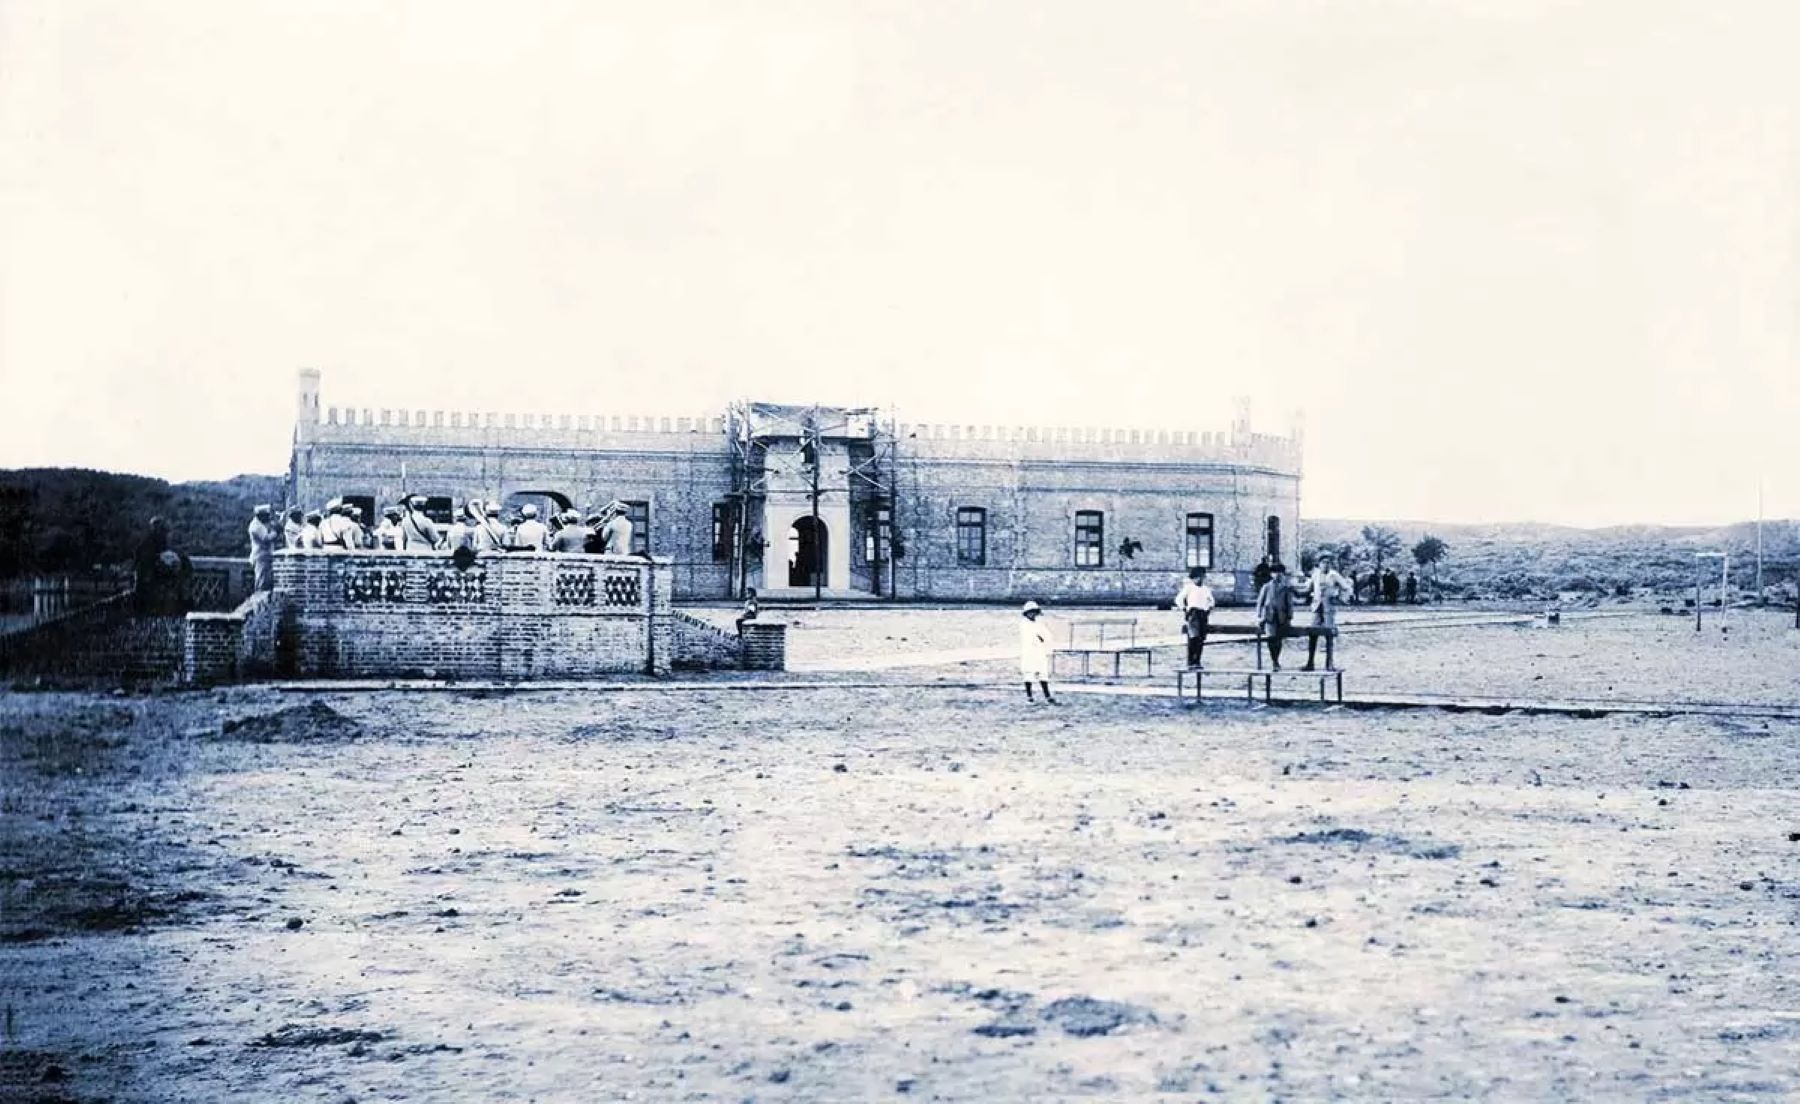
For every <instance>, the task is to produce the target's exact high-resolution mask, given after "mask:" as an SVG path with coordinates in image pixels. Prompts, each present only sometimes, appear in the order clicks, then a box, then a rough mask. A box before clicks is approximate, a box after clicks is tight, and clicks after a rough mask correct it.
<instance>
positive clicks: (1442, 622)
mask: <svg viewBox="0 0 1800 1104" xmlns="http://www.w3.org/2000/svg"><path fill="white" fill-rule="evenodd" d="M702 612H703V613H705V614H708V615H711V616H721V615H719V614H715V613H714V612H713V611H702ZM871 614H873V615H872V616H871ZM1507 615H1508V614H1507V611H1501V610H1468V609H1463V608H1448V609H1446V608H1443V607H1430V608H1425V609H1411V610H1409V609H1407V608H1405V607H1374V608H1370V607H1354V608H1346V609H1345V610H1344V611H1343V615H1342V617H1341V619H1340V623H1341V625H1342V629H1343V635H1342V637H1341V639H1340V640H1339V641H1338V645H1337V649H1336V658H1337V660H1338V663H1339V664H1340V665H1341V666H1343V667H1344V668H1345V669H1346V670H1347V672H1348V674H1347V675H1346V677H1345V681H1344V690H1345V694H1346V695H1347V696H1348V697H1355V696H1356V695H1358V694H1359V693H1360V694H1363V695H1365V696H1366V695H1376V696H1379V695H1384V694H1428V695H1441V696H1446V697H1457V696H1462V695H1467V696H1475V697H1499V698H1504V699H1508V700H1517V701H1529V700H1542V699H1551V700H1560V701H1566V700H1582V701H1587V700H1594V701H1712V702H1733V703H1737V702H1751V703H1756V704H1761V705H1794V704H1800V675H1797V672H1800V632H1797V631H1795V630H1794V627H1793V626H1794V615H1793V613H1792V612H1791V611H1788V612H1776V611H1770V612H1751V611H1743V610H1734V611H1732V612H1731V613H1730V614H1729V615H1728V619H1727V620H1726V621H1725V622H1724V624H1725V625H1726V626H1727V628H1728V631H1724V632H1721V631H1720V628H1719V624H1720V623H1719V622H1718V621H1717V620H1716V614H1712V613H1709V614H1708V615H1707V616H1706V620H1705V622H1704V628H1703V631H1701V632H1695V631H1694V621H1693V618H1692V616H1688V617H1680V616H1665V615H1661V614H1658V613H1656V612H1654V611H1649V612H1646V611H1636V612H1634V611H1631V610H1608V611H1605V612H1604V613H1602V614H1601V615H1599V616H1595V615H1592V614H1586V613H1577V614H1570V615H1567V617H1566V618H1565V620H1564V621H1563V623H1562V624H1561V625H1560V626H1558V627H1555V628H1540V627H1538V626H1537V625H1536V624H1535V623H1533V624H1485V625H1479V626H1471V624H1470V623H1471V622H1472V621H1477V620H1481V619H1487V620H1489V621H1493V620H1495V619H1500V618H1505V617H1506V616H1507ZM773 616H775V617H776V618H778V619H780V620H784V621H786V622H788V623H789V625H790V628H789V632H788V641H789V643H788V658H789V666H790V668H792V669H793V670H795V671H796V672H798V673H803V674H806V675H809V676H815V677H817V676H831V675H836V674H842V675H845V676H850V677H858V678H860V677H864V676H866V675H867V674H869V673H871V671H873V672H876V673H879V674H880V675H881V676H882V677H883V678H885V679H892V680H906V681H945V680H949V681H960V680H968V679H976V680H992V681H995V682H1004V681H1007V680H1010V679H1011V678H1012V677H1013V674H1012V673H1013V672H1014V671H1016V670H1017V664H1018V653H1017V649H1018V634H1017V628H1016V623H1017V621H1018V616H1019V615H1018V613H1017V612H1016V611H1014V610H1011V609H1001V608H989V609H962V610H941V611H928V610H890V611H879V612H877V611H865V610H841V609H839V610H794V611H776V612H775V613H774V614H773ZM1098 618H1107V619H1117V618H1126V619H1131V618H1136V619H1137V622H1138V631H1139V633H1140V635H1141V636H1142V637H1144V638H1146V639H1148V640H1151V641H1153V642H1160V643H1161V645H1162V646H1160V647H1158V648H1157V649H1156V655H1155V658H1154V660H1153V670H1154V671H1155V673H1156V679H1160V680H1161V682H1169V681H1172V679H1171V678H1170V676H1169V674H1168V673H1169V672H1172V671H1173V670H1174V669H1175V666H1176V665H1177V664H1178V663H1179V662H1184V652H1185V649H1184V647H1183V646H1182V645H1181V644H1180V643H1179V632H1180V621H1179V620H1178V618H1177V617H1176V615H1175V614H1174V613H1170V612H1166V611H1164V612H1158V611H1155V610H1148V609H1139V610H1132V609H1126V610H1120V609H1116V608H1115V609H1107V610H1100V609H1057V610H1053V611H1051V613H1050V614H1049V615H1048V619H1049V621H1050V624H1051V627H1052V632H1053V639H1054V640H1056V641H1057V642H1058V645H1059V646H1060V645H1061V643H1062V642H1064V641H1065V640H1066V639H1067V637H1068V632H1069V628H1070V625H1071V624H1072V623H1082V622H1089V621H1092V620H1095V619H1098ZM725 620H726V622H727V623H728V622H729V618H726V619H725ZM1214 621H1215V623H1219V624H1234V625H1248V624H1250V621H1251V616H1250V613H1249V612H1248V611H1247V610H1243V609H1226V610H1221V611H1218V612H1217V613H1216V614H1215V615H1214ZM1077 633H1078V634H1086V635H1085V636H1083V637H1082V638H1083V639H1086V638H1089V637H1091V636H1092V631H1091V630H1088V629H1077ZM1254 658H1255V657H1254V654H1253V651H1252V646H1251V644H1250V643H1248V642H1247V640H1246V638H1244V637H1241V636H1239V637H1226V636H1220V637H1215V638H1214V639H1213V640H1212V641H1211V642H1209V643H1208V645H1207V662H1208V663H1209V664H1211V665H1214V666H1221V665H1222V666H1244V665H1253V664H1254ZM1305 658H1306V644H1305V642H1303V641H1290V642H1289V643H1288V644H1287V653H1286V655H1285V656H1284V659H1285V660H1286V661H1287V664H1288V665H1289V666H1293V665H1295V664H1296V663H1303V662H1305ZM1321 662H1323V652H1322V650H1321ZM1102 666H1105V667H1108V668H1110V665H1107V664H1104V661H1102V663H1101V666H1096V668H1095V670H1100V669H1101V667H1102ZM1075 669H1076V668H1075V666H1074V665H1071V664H1070V663H1069V662H1068V661H1066V660H1065V661H1062V662H1061V665H1059V670H1069V671H1073V670H1075ZM1123 669H1124V670H1125V672H1126V674H1127V676H1128V677H1127V678H1126V679H1124V680H1122V681H1126V682H1131V681H1142V680H1141V679H1139V680H1134V679H1132V678H1130V677H1129V676H1130V675H1131V673H1132V672H1133V671H1138V670H1141V669H1142V668H1141V663H1130V662H1128V663H1125V664H1124V665H1123ZM1152 681H1155V680H1152ZM1161 682H1157V683H1156V684H1157V685H1161ZM1289 689H1290V691H1291V692H1292V693H1294V694H1297V695H1301V696H1304V694H1305V693H1306V688H1304V687H1300V686H1293V687H1290V688H1289ZM1313 692H1314V693H1316V688H1314V691H1313Z"/></svg>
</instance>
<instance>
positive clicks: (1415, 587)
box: [1406, 571, 1419, 606]
mask: <svg viewBox="0 0 1800 1104" xmlns="http://www.w3.org/2000/svg"><path fill="white" fill-rule="evenodd" d="M1418 601H1419V577H1418V576H1417V575H1415V574H1413V573H1412V572H1410V571H1408V572H1407V573H1406V604H1407V605H1409V606H1412V605H1417V604H1418Z"/></svg>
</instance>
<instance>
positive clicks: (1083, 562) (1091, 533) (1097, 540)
mask: <svg viewBox="0 0 1800 1104" xmlns="http://www.w3.org/2000/svg"><path fill="white" fill-rule="evenodd" d="M1105 540H1106V523H1105V520H1104V518H1103V515H1102V514H1101V513H1100V511H1099V510H1077V511H1075V566H1076V567H1100V566H1101V565H1103V564H1104V563H1105V562H1106V554H1105V552H1103V551H1102V549H1103V548H1104V547H1105Z"/></svg>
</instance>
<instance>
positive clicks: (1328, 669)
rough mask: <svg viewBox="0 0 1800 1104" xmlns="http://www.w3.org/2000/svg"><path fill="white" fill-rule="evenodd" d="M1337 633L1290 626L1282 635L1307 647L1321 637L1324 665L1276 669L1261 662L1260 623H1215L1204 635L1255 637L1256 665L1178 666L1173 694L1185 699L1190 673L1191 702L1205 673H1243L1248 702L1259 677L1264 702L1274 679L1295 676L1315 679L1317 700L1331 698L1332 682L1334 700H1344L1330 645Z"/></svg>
mask: <svg viewBox="0 0 1800 1104" xmlns="http://www.w3.org/2000/svg"><path fill="white" fill-rule="evenodd" d="M1337 633H1338V631H1337V629H1335V628H1315V627H1313V626H1310V625H1306V626H1300V625H1294V626H1289V628H1288V629H1287V631H1286V632H1284V633H1282V634H1281V638H1282V639H1283V640H1305V641H1306V642H1307V644H1308V646H1309V647H1310V646H1311V644H1312V641H1314V640H1317V639H1322V640H1324V641H1325V667H1324V669H1323V670H1312V671H1308V670H1304V669H1302V668H1299V667H1286V668H1283V669H1281V670H1279V671H1277V670H1273V669H1271V668H1267V667H1265V666H1264V665H1263V646H1264V645H1265V644H1267V643H1268V641H1269V639H1270V638H1269V637H1268V636H1266V635H1264V634H1263V631H1262V626H1261V625H1214V626H1212V627H1211V628H1210V629H1209V631H1208V632H1207V634H1206V635H1207V636H1208V637H1209V638H1210V637H1213V636H1253V637H1255V638H1256V666H1255V667H1183V668H1180V669H1178V670H1177V671H1176V672H1175V696H1176V697H1178V698H1181V699H1182V700H1184V701H1185V700H1186V699H1187V680H1188V678H1189V677H1190V676H1191V677H1192V678H1193V680H1194V701H1195V702H1199V701H1200V700H1201V687H1202V685H1203V684H1204V683H1205V679H1206V676H1207V675H1232V676H1237V675H1242V676H1244V697H1245V699H1246V700H1249V701H1255V700H1256V680H1257V679H1261V680H1262V684H1263V701H1265V702H1268V701H1272V700H1274V693H1273V683H1274V680H1275V679H1278V678H1298V679H1317V680H1318V683H1319V700H1320V701H1329V700H1330V699H1329V698H1328V697H1327V696H1326V694H1325V689H1326V686H1327V685H1328V684H1333V683H1335V685H1336V690H1337V700H1338V701H1340V702H1341V701H1343V700H1344V672H1343V670H1342V669H1341V668H1339V667H1338V665H1337V662H1336V656H1335V655H1334V654H1333V652H1334V649H1333V645H1334V644H1335V643H1336V641H1337Z"/></svg>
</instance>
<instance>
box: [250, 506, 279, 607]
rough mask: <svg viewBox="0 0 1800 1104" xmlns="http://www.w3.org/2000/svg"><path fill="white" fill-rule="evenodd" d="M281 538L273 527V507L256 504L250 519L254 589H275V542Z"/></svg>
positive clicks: (251, 568)
mask: <svg viewBox="0 0 1800 1104" xmlns="http://www.w3.org/2000/svg"><path fill="white" fill-rule="evenodd" d="M281 539H282V537H281V534H280V533H279V532H278V531H277V530H276V528H275V509H274V507H272V506H267V505H263V506H258V507H257V508H256V510H255V516H253V517H252V518H251V519H250V571H251V575H252V577H253V578H252V582H251V586H252V588H253V589H255V590H274V589H275V544H276V542H278V541H280V540H281Z"/></svg>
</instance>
